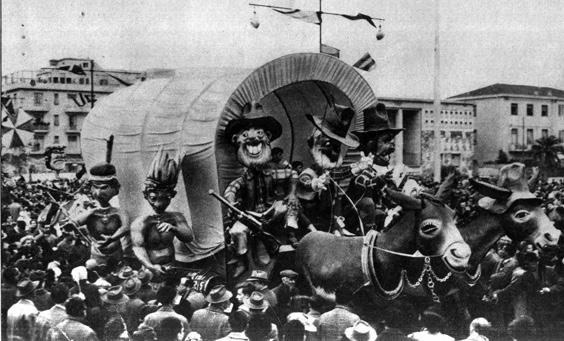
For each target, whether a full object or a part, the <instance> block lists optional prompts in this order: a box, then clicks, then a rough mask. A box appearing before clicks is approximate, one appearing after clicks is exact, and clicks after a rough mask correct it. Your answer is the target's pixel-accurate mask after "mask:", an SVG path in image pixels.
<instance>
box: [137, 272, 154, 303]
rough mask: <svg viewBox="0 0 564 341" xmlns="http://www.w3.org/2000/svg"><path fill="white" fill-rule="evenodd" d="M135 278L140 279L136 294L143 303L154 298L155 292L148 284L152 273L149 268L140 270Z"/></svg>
mask: <svg viewBox="0 0 564 341" xmlns="http://www.w3.org/2000/svg"><path fill="white" fill-rule="evenodd" d="M137 278H139V280H140V281H141V289H139V293H138V294H137V296H139V298H140V299H141V300H142V301H143V302H145V303H147V302H149V301H151V300H154V299H155V297H156V295H157V293H156V292H155V290H153V287H151V284H150V282H151V280H152V279H153V273H152V272H151V271H149V270H140V271H139V274H138V275H137Z"/></svg>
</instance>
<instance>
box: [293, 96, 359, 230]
mask: <svg viewBox="0 0 564 341" xmlns="http://www.w3.org/2000/svg"><path fill="white" fill-rule="evenodd" d="M354 115H355V112H354V110H353V109H351V108H349V107H345V106H342V105H338V104H334V103H330V104H329V106H328V110H326V113H325V115H324V117H318V116H313V115H306V117H307V119H308V120H309V121H310V122H311V123H312V124H313V126H314V129H313V131H312V133H311V135H310V137H309V138H308V140H307V144H308V147H309V151H310V154H311V156H312V158H313V165H312V166H311V167H310V168H306V169H305V170H304V171H303V172H302V173H301V174H300V176H299V182H298V197H299V198H300V200H301V203H302V206H303V207H304V213H305V215H306V216H307V218H308V219H309V220H310V225H309V229H310V230H315V229H321V230H331V231H334V230H337V231H339V232H340V233H343V227H344V219H343V218H342V216H341V215H342V211H341V208H342V206H341V199H342V195H343V194H344V192H343V190H342V189H340V185H339V183H338V182H339V181H342V180H345V179H348V178H352V177H353V176H354V174H356V173H358V171H359V170H360V169H361V168H363V167H362V166H359V165H358V164H356V165H353V166H345V167H341V165H342V163H343V158H344V155H345V154H346V152H347V149H348V148H356V147H358V145H359V142H358V138H357V137H356V136H354V135H352V134H351V133H350V132H349V128H350V126H351V124H352V121H353V118H354ZM362 162H365V161H364V160H361V164H362Z"/></svg>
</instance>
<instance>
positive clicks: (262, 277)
mask: <svg viewBox="0 0 564 341" xmlns="http://www.w3.org/2000/svg"><path fill="white" fill-rule="evenodd" d="M247 281H249V282H252V281H264V282H268V274H267V273H266V272H265V271H262V270H253V272H251V276H249V278H247Z"/></svg>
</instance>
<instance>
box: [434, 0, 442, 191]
mask: <svg viewBox="0 0 564 341" xmlns="http://www.w3.org/2000/svg"><path fill="white" fill-rule="evenodd" d="M439 10H440V5H439V0H435V73H434V79H433V97H434V103H433V107H434V111H435V115H434V116H435V125H434V135H435V153H434V172H433V173H434V177H433V180H434V181H435V182H441V143H440V138H441V136H440V135H441V126H440V124H441V91H440V89H441V88H440V82H439V76H440V66H441V63H440V61H441V56H440V50H439V22H440V18H439Z"/></svg>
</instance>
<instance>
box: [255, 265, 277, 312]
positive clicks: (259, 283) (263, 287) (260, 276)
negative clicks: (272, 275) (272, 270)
mask: <svg viewBox="0 0 564 341" xmlns="http://www.w3.org/2000/svg"><path fill="white" fill-rule="evenodd" d="M247 281H248V282H249V283H252V284H253V285H254V286H255V291H258V292H260V293H262V294H263V295H264V298H265V299H266V300H267V301H268V304H269V305H270V306H271V307H272V308H276V305H277V303H278V302H277V301H276V295H275V294H274V293H273V292H272V290H270V289H268V274H267V273H266V272H264V271H262V270H253V272H252V273H251V276H250V277H249V279H248V280H247Z"/></svg>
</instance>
